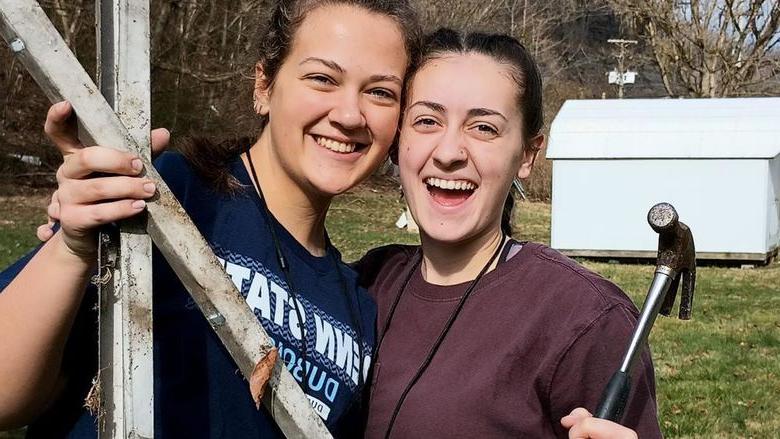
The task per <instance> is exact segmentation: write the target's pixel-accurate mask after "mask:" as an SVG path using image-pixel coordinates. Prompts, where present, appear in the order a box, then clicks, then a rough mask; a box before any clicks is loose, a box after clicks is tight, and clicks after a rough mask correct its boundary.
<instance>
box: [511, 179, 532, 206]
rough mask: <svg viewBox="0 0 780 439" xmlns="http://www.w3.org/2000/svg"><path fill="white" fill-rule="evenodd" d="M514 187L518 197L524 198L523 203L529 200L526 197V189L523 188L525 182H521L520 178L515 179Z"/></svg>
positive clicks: (513, 181) (513, 180)
mask: <svg viewBox="0 0 780 439" xmlns="http://www.w3.org/2000/svg"><path fill="white" fill-rule="evenodd" d="M512 187H513V188H514V189H515V190H516V191H517V193H518V195H520V198H522V199H523V201H526V200H528V197H527V196H526V195H525V188H524V187H523V182H521V181H520V179H519V178H517V177H515V178H514V179H512Z"/></svg>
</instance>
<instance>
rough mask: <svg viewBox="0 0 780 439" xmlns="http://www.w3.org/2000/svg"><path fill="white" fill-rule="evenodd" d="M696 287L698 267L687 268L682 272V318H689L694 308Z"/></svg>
mask: <svg viewBox="0 0 780 439" xmlns="http://www.w3.org/2000/svg"><path fill="white" fill-rule="evenodd" d="M695 289H696V269H695V268H694V269H693V270H686V271H683V273H682V291H681V294H680V314H679V317H680V319H681V320H689V319H690V318H691V311H692V310H693V292H694V290H695Z"/></svg>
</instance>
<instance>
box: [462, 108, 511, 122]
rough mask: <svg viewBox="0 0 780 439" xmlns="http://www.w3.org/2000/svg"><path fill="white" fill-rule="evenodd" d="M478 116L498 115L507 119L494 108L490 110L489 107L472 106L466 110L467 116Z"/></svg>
mask: <svg viewBox="0 0 780 439" xmlns="http://www.w3.org/2000/svg"><path fill="white" fill-rule="evenodd" d="M479 116H498V117H500V118H502V119H504V120H508V119H507V118H506V116H504V115H503V114H501V113H500V112H498V111H496V110H491V109H489V108H472V109H471V110H469V112H468V117H469V118H472V117H479Z"/></svg>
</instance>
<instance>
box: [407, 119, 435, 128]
mask: <svg viewBox="0 0 780 439" xmlns="http://www.w3.org/2000/svg"><path fill="white" fill-rule="evenodd" d="M438 124H439V123H438V122H437V121H436V119H434V118H432V117H420V118H418V119H417V120H415V121H414V122H413V123H412V125H413V126H416V127H433V126H436V125H438Z"/></svg>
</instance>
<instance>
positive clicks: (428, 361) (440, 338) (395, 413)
mask: <svg viewBox="0 0 780 439" xmlns="http://www.w3.org/2000/svg"><path fill="white" fill-rule="evenodd" d="M505 244H506V235H504V233H503V232H502V233H501V240H500V242H499V244H498V247H497V248H496V250H495V251H494V252H493V255H492V256H491V257H490V259H488V261H487V263H486V264H485V266H484V267H482V270H480V272H479V274H478V275H477V277H476V278H474V280H473V281H471V284H469V286H468V288H466V291H465V292H464V293H463V296H462V297H461V298H460V301H459V302H458V305H457V306H456V307H455V310H453V312H452V314H450V317H449V318H448V319H447V323H445V324H444V328H443V329H442V331H441V332H440V333H439V336H438V337H437V338H436V341H434V343H433V345H432V346H431V349H430V350H429V351H428V354H427V355H426V356H425V360H424V361H423V363H422V364H421V365H420V367H419V368H418V369H417V372H415V374H414V376H413V377H412V379H411V381H409V383H408V384H407V385H406V388H405V389H404V391H403V392H402V393H401V397H400V398H398V402H397V403H396V405H395V408H394V409H393V414H392V416H391V417H390V422H389V423H388V425H387V431H386V432H385V439H388V438H389V437H390V433H391V432H392V431H393V425H394V424H395V420H396V418H397V417H398V413H399V412H400V411H401V406H402V405H403V403H404V400H406V396H407V395H408V394H409V392H410V391H411V390H412V387H414V385H415V384H417V381H419V379H420V377H422V374H423V373H424V372H425V371H426V370H427V369H428V366H430V364H431V361H432V360H433V357H434V355H436V352H437V351H438V350H439V347H441V344H442V342H443V341H444V338H445V337H446V336H447V333H448V332H449V331H450V329H451V328H452V325H453V324H454V323H455V319H457V318H458V314H460V312H461V310H462V309H463V305H464V304H465V303H466V300H468V298H469V296H470V295H471V293H472V292H473V291H474V288H475V287H476V286H477V284H478V283H479V281H480V280H481V279H482V277H483V276H484V275H485V273H486V272H487V270H488V268H490V266H491V265H493V262H494V261H495V260H496V258H497V257H498V255H499V254H501V250H502V249H503V248H504V245H505ZM418 255H419V256H418V257H417V260H416V261H415V263H414V265H413V266H412V269H411V270H409V273H408V274H407V275H406V279H404V283H403V284H402V286H401V289H400V290H399V291H398V294H397V295H396V296H395V299H394V300H393V304H392V305H391V306H390V312H389V313H388V315H387V319H386V320H385V324H384V325H383V328H382V334H380V336H379V341H378V342H377V345H376V351H375V352H376V353H375V354H374V363H376V362H377V361H379V348H380V347H381V346H382V342H383V341H384V339H385V335H386V334H387V331H388V329H390V322H391V321H392V320H393V315H394V314H395V310H396V308H397V307H398V303H399V302H400V301H401V296H403V294H404V292H405V291H406V287H407V286H409V281H411V279H412V276H413V275H414V273H415V272H416V271H417V270H418V269H419V267H420V264H421V263H422V252H421V251H419V252H418Z"/></svg>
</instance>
